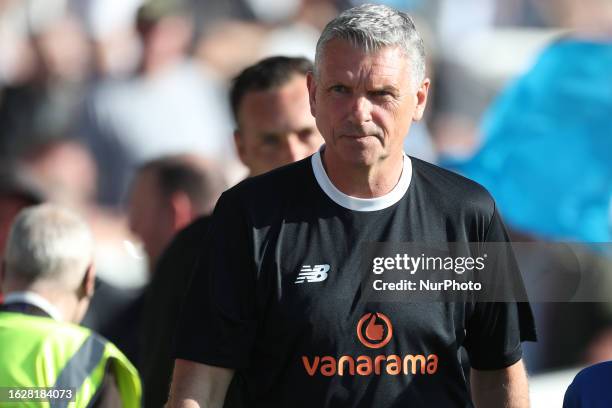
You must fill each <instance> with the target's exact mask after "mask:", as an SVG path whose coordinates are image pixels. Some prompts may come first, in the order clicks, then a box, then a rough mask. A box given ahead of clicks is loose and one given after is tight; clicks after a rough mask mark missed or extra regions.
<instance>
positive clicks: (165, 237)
mask: <svg viewBox="0 0 612 408" xmlns="http://www.w3.org/2000/svg"><path fill="white" fill-rule="evenodd" d="M128 221H129V225H130V230H132V232H133V233H134V234H136V235H137V236H138V237H139V238H140V239H141V240H142V243H143V245H144V249H145V252H146V253H147V255H148V257H149V262H150V264H151V266H153V265H154V264H155V262H156V261H157V259H158V258H159V256H160V255H161V254H162V252H163V250H164V249H165V247H166V245H168V243H169V242H170V240H171V239H172V237H173V236H174V233H175V231H174V229H173V228H172V213H171V210H170V206H169V204H168V202H167V200H165V199H164V197H162V194H161V191H159V187H158V186H157V180H156V179H155V175H154V174H153V173H152V172H151V171H144V172H141V173H140V174H138V176H136V179H135V180H134V183H133V185H132V190H131V192H130V200H129V203H128Z"/></svg>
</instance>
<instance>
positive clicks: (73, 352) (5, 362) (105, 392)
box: [0, 204, 141, 407]
mask: <svg viewBox="0 0 612 408" xmlns="http://www.w3.org/2000/svg"><path fill="white" fill-rule="evenodd" d="M93 253H94V244H93V238H92V235H91V232H90V230H89V227H88V226H87V224H86V223H85V222H84V221H83V220H82V219H81V217H79V216H78V215H76V214H74V213H72V212H71V211H69V210H66V209H64V208H61V207H58V206H55V205H52V204H43V205H38V206H33V207H29V208H26V209H24V210H22V211H21V212H19V214H18V215H17V217H16V218H15V220H14V221H13V224H12V227H11V231H10V234H9V237H8V241H7V244H6V251H5V255H4V259H3V263H2V270H1V271H0V285H2V289H3V290H4V292H5V293H6V298H5V299H4V304H2V305H0V344H2V347H0V386H2V387H6V388H7V389H9V390H13V393H14V394H11V393H10V391H9V396H8V398H13V397H14V398H15V401H14V403H15V404H20V403H21V404H26V403H27V401H32V400H33V399H36V398H43V400H44V399H45V396H44V395H43V392H44V391H45V390H44V389H46V388H48V389H51V388H52V389H54V394H53V395H52V396H53V397H54V398H58V399H57V400H54V401H52V402H51V404H50V405H51V406H68V405H69V402H68V401H74V402H73V403H74V404H75V405H74V406H76V407H84V406H95V407H136V406H139V405H140V395H141V385H140V379H139V377H138V372H137V371H136V369H135V368H134V366H133V365H132V364H131V363H130V361H128V359H127V358H126V357H125V356H124V355H123V353H121V351H119V350H118V349H117V348H116V347H115V346H114V345H113V344H112V343H110V342H108V341H107V340H105V339H103V338H102V337H100V336H98V335H97V334H95V333H93V332H91V331H90V330H88V329H86V328H84V327H80V326H77V325H76V324H78V323H79V322H80V321H81V319H82V318H83V315H84V314H85V311H86V310H87V307H88V306H89V301H90V299H91V296H92V295H93V291H94V274H95V272H94V266H93ZM25 387H32V388H34V390H35V391H34V392H35V395H34V397H32V395H30V396H29V397H28V396H27V395H25V394H24V398H23V399H19V396H18V391H16V390H18V389H23V388H25ZM50 394H51V393H50ZM8 402H11V401H8ZM70 404H71V405H72V403H70Z"/></svg>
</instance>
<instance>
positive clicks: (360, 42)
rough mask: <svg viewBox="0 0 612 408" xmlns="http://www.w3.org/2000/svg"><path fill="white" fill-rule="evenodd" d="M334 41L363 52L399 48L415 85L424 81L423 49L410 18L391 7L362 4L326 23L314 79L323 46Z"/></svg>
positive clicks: (316, 58)
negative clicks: (341, 41)
mask: <svg viewBox="0 0 612 408" xmlns="http://www.w3.org/2000/svg"><path fill="white" fill-rule="evenodd" d="M334 38H340V39H343V40H346V41H349V42H350V43H351V44H353V45H354V46H355V47H358V48H361V49H363V50H364V51H366V52H371V51H376V50H379V49H381V48H384V47H395V46H396V47H399V48H400V49H401V50H402V51H403V52H404V54H405V55H406V57H407V58H408V59H409V60H410V62H411V63H412V70H413V72H412V74H413V76H414V80H415V83H417V84H420V83H421V82H422V81H423V79H425V45H424V44H423V40H422V39H421V36H420V34H419V33H418V31H417V29H416V27H415V25H414V21H412V18H411V17H410V16H409V15H408V14H406V13H404V12H402V11H398V10H395V9H393V8H391V7H388V6H384V5H376V4H363V5H361V6H358V7H353V8H351V9H349V10H346V11H344V12H343V13H341V14H340V15H339V16H338V17H336V18H334V19H333V20H332V21H330V22H329V23H327V25H326V26H325V28H324V29H323V32H322V33H321V37H319V41H318V42H317V49H316V55H315V75H316V74H317V71H318V66H319V64H320V62H321V58H322V56H323V50H324V48H325V45H326V44H327V43H328V42H329V41H331V40H332V39H334Z"/></svg>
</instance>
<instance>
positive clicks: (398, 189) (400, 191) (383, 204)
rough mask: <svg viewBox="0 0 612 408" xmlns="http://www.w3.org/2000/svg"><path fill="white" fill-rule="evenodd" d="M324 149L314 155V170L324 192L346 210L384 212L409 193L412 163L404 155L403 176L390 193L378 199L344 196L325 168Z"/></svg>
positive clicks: (312, 159)
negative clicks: (322, 158) (322, 155)
mask: <svg viewBox="0 0 612 408" xmlns="http://www.w3.org/2000/svg"><path fill="white" fill-rule="evenodd" d="M324 148H325V145H323V146H321V149H319V151H317V152H316V153H315V154H313V155H312V157H311V159H310V161H311V164H312V170H313V172H314V176H315V179H316V180H317V183H318V184H319V186H320V187H321V189H322V190H323V192H324V193H325V194H326V195H327V196H328V197H329V198H331V199H332V201H334V202H335V203H336V204H338V205H340V206H342V207H344V208H347V209H349V210H353V211H363V212H368V211H380V210H384V209H385V208H389V207H391V206H392V205H394V204H396V203H397V202H398V201H399V200H401V199H402V197H404V195H405V194H406V192H407V191H408V187H410V181H411V180H412V161H411V160H410V157H408V156H407V155H406V154H405V153H404V165H403V169H402V174H401V175H400V179H399V181H398V182H397V184H396V185H395V187H393V189H392V190H391V191H390V192H388V193H387V194H385V195H383V196H381V197H376V198H357V197H352V196H350V195H347V194H344V193H343V192H342V191H340V190H338V188H337V187H336V186H334V184H333V183H332V182H331V180H330V179H329V176H328V175H327V172H326V171H325V167H323V161H322V160H321V152H322V151H323V149H324Z"/></svg>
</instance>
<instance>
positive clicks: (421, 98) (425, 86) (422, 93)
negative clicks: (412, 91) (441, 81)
mask: <svg viewBox="0 0 612 408" xmlns="http://www.w3.org/2000/svg"><path fill="white" fill-rule="evenodd" d="M430 84H431V81H430V80H429V78H425V79H424V80H423V82H422V83H421V86H420V87H419V89H418V90H417V93H416V98H417V104H416V107H415V109H414V113H413V115H412V120H413V121H418V120H421V118H422V117H423V113H424V112H425V106H426V105H427V94H428V93H429V85H430Z"/></svg>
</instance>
